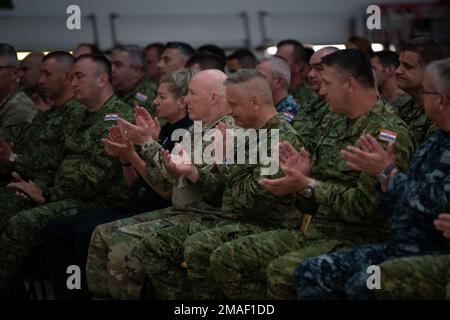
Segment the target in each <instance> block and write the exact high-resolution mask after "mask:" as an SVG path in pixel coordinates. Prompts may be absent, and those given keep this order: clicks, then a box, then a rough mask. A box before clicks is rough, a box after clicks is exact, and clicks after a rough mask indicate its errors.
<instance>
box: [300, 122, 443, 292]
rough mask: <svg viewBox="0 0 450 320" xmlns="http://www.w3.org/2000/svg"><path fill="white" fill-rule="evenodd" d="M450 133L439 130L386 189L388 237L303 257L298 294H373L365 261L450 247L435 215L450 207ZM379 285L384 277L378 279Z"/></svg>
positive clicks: (374, 263) (373, 262) (439, 251)
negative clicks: (378, 241)
mask: <svg viewBox="0 0 450 320" xmlns="http://www.w3.org/2000/svg"><path fill="white" fill-rule="evenodd" d="M449 173H450V133H448V132H444V131H442V130H439V131H438V132H437V133H436V134H434V135H433V136H432V137H431V138H430V139H429V140H427V141H426V142H425V143H424V144H423V145H422V146H421V147H420V148H419V150H417V152H416V153H415V154H414V156H413V157H412V159H411V164H410V167H409V169H408V171H407V173H406V174H403V173H397V174H396V175H395V177H394V178H393V179H392V181H390V184H389V187H388V192H386V193H385V195H384V200H385V201H384V205H385V207H386V208H388V210H389V211H391V210H392V225H391V238H390V241H389V242H385V243H378V244H369V245H364V246H361V247H358V248H355V249H353V250H351V251H345V252H341V253H339V252H338V253H331V254H328V255H323V256H320V257H317V258H314V259H310V260H307V261H305V262H303V263H301V264H300V265H299V266H298V267H297V268H296V270H295V273H294V278H295V283H296V287H297V294H298V297H299V298H301V299H323V298H344V297H347V298H351V299H365V298H373V297H374V291H373V290H369V289H368V288H367V285H366V282H367V280H368V277H369V275H370V274H368V273H367V267H368V266H370V265H378V264H380V263H382V262H383V261H386V260H390V259H393V258H397V257H402V256H414V255H425V254H430V253H448V252H450V241H449V240H448V239H445V238H444V237H443V236H442V233H441V232H440V231H437V230H436V229H435V228H434V225H433V220H434V219H436V217H437V216H438V214H440V213H442V212H449V210H450V174H449ZM381 290H383V283H381Z"/></svg>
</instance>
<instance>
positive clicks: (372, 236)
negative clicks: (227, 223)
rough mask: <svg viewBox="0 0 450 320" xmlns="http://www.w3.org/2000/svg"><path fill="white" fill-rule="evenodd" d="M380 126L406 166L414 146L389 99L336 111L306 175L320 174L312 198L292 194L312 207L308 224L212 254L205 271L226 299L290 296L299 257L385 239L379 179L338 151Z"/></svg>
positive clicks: (307, 207)
mask: <svg viewBox="0 0 450 320" xmlns="http://www.w3.org/2000/svg"><path fill="white" fill-rule="evenodd" d="M381 129H386V130H389V131H393V132H396V133H397V139H396V144H395V153H396V160H397V165H398V167H399V168H402V169H406V167H407V162H408V159H409V157H410V155H411V154H412V152H413V145H412V141H411V138H410V135H409V133H408V131H407V128H406V125H405V124H404V122H403V121H401V120H400V118H398V117H397V116H396V115H395V111H394V110H393V109H392V107H391V106H389V105H386V104H384V103H383V102H382V101H381V100H379V101H377V103H376V104H375V105H374V107H373V108H372V109H371V110H370V111H369V112H367V113H366V114H364V115H362V116H361V117H359V118H358V119H353V120H351V119H348V118H346V117H340V118H336V120H335V121H334V122H333V125H332V126H330V127H329V129H328V131H326V132H325V133H324V135H323V136H322V137H321V139H320V141H319V143H318V145H317V147H316V149H315V151H314V153H313V154H312V157H311V164H312V173H311V176H312V177H313V178H314V179H316V181H317V185H316V187H315V191H314V201H311V200H307V199H306V198H304V197H303V196H301V195H297V200H298V204H297V205H298V208H299V210H300V211H302V212H303V213H305V214H306V213H309V214H313V218H312V224H311V227H310V228H309V230H307V231H306V232H300V230H299V229H298V228H290V229H284V230H274V231H271V232H265V233H261V234H258V235H252V236H247V237H243V238H240V239H237V240H234V241H231V242H228V243H225V244H224V245H222V246H220V247H219V248H217V249H216V250H215V251H214V252H213V253H212V254H211V256H210V273H211V275H213V276H214V278H215V280H216V283H218V284H219V285H220V288H221V290H222V291H223V292H224V293H225V295H226V296H227V297H228V298H231V299H264V298H266V297H269V298H272V299H273V298H284V299H286V298H295V289H294V286H293V281H292V273H293V270H294V268H295V267H296V266H297V265H298V263H300V262H301V261H302V259H306V258H309V257H313V256H317V255H320V254H324V253H327V252H330V251H336V250H341V249H345V248H348V247H350V246H353V245H355V244H358V243H365V242H369V241H380V240H381V239H384V238H385V236H386V235H387V231H388V227H387V225H388V221H387V216H386V215H383V214H382V212H381V211H382V210H381V209H380V208H379V204H380V193H381V192H379V190H378V189H377V188H378V183H377V180H376V179H375V178H374V177H371V176H369V175H367V174H365V173H360V172H357V171H353V170H351V169H350V168H349V167H348V166H347V165H346V161H345V160H344V159H343V158H342V157H341V155H340V151H341V150H342V149H343V148H345V147H347V146H348V145H354V144H355V143H356V140H357V139H358V138H359V137H360V136H361V135H362V134H369V133H370V134H372V135H373V136H374V137H378V135H379V133H380V130H381ZM386 144H387V143H386V142H384V141H382V145H384V146H386ZM316 209H317V210H316ZM315 210H316V212H314V211H315ZM302 230H305V228H304V227H303V228H302ZM286 254H287V255H286ZM285 255H286V256H285ZM275 259H277V260H275ZM266 281H267V286H268V288H266ZM266 289H267V293H266Z"/></svg>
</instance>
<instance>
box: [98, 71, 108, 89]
mask: <svg viewBox="0 0 450 320" xmlns="http://www.w3.org/2000/svg"><path fill="white" fill-rule="evenodd" d="M107 83H108V75H107V74H106V73H102V74H101V75H99V76H98V78H97V86H98V87H99V88H104V87H106V85H107Z"/></svg>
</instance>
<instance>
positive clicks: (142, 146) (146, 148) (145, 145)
mask: <svg viewBox="0 0 450 320" xmlns="http://www.w3.org/2000/svg"><path fill="white" fill-rule="evenodd" d="M153 141H154V140H153V139H148V140H147V141H145V142H144V143H143V144H142V145H141V148H142V151H144V152H145V151H147V150H148V149H149V148H150V146H151V144H152V142H153Z"/></svg>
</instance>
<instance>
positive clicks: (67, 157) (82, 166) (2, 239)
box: [0, 96, 132, 288]
mask: <svg viewBox="0 0 450 320" xmlns="http://www.w3.org/2000/svg"><path fill="white" fill-rule="evenodd" d="M112 113H115V114H118V115H119V116H121V117H123V118H125V119H128V120H130V121H131V119H132V112H131V110H130V108H129V107H128V106H127V105H125V104H124V103H123V102H121V101H120V100H119V99H118V98H117V97H116V96H112V97H110V98H109V99H108V100H107V101H106V102H105V104H104V105H103V106H102V107H101V109H99V110H98V111H97V112H88V111H87V110H86V109H85V108H79V109H77V110H74V112H72V113H71V119H70V120H69V121H68V123H67V126H66V130H67V131H66V138H65V141H64V155H63V160H62V161H61V163H60V166H59V168H58V170H57V172H56V173H55V178H54V181H53V184H52V185H49V186H47V187H48V190H46V191H48V193H49V198H50V199H49V200H50V201H49V202H48V203H46V204H44V205H39V206H36V207H34V208H30V209H26V210H22V211H15V212H9V213H8V214H9V215H10V216H11V218H10V219H9V220H8V221H7V223H6V226H5V228H4V230H2V233H1V235H0V250H1V252H2V254H1V256H0V265H1V266H2V268H1V269H0V288H4V287H6V286H7V285H8V282H9V281H10V280H11V278H12V276H13V275H14V273H15V272H16V271H17V269H18V268H19V267H20V265H21V264H22V263H23V261H24V260H25V258H26V257H27V256H28V254H29V253H30V251H31V250H32V249H33V247H34V246H36V245H37V244H39V241H40V232H41V230H42V229H43V228H44V227H45V226H46V225H47V223H48V222H50V221H51V220H53V219H56V218H58V217H61V216H66V215H73V214H76V213H77V212H78V211H79V210H80V209H86V208H108V207H110V208H113V207H116V206H118V205H120V204H122V203H123V202H124V201H125V200H126V198H127V188H126V186H125V183H124V181H123V176H122V171H121V169H120V166H119V163H118V161H117V160H115V159H113V158H112V157H110V156H109V155H108V154H107V153H106V152H105V150H104V146H103V144H102V142H101V140H100V139H101V138H103V137H105V136H106V135H107V134H108V128H109V127H110V126H111V125H112V124H114V123H115V122H114V121H108V120H107V118H106V117H105V116H106V115H108V114H112ZM2 214H3V213H2Z"/></svg>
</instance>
